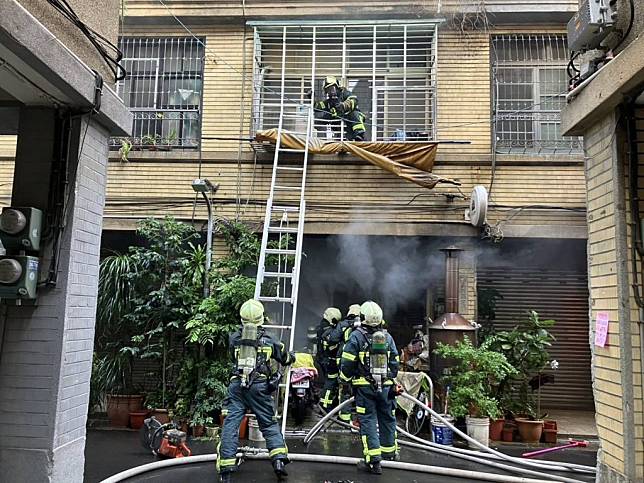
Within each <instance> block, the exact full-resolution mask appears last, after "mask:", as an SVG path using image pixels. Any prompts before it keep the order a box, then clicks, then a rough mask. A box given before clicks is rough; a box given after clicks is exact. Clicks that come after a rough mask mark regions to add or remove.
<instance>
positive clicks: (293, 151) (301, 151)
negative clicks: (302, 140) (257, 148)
mask: <svg viewBox="0 0 644 483" xmlns="http://www.w3.org/2000/svg"><path fill="white" fill-rule="evenodd" d="M305 151H306V149H296V148H280V153H299V154H303V153H304V152H305Z"/></svg>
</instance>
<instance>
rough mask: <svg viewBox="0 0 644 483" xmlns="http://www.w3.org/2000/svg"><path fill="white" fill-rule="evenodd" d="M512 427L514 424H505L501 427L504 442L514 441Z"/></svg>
mask: <svg viewBox="0 0 644 483" xmlns="http://www.w3.org/2000/svg"><path fill="white" fill-rule="evenodd" d="M514 429H515V428H514V426H505V427H504V428H503V434H502V437H503V441H505V442H506V443H511V442H512V441H514Z"/></svg>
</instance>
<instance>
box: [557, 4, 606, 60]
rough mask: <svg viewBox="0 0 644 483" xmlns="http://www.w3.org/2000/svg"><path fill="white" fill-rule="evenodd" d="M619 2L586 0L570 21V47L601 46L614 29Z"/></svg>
mask: <svg viewBox="0 0 644 483" xmlns="http://www.w3.org/2000/svg"><path fill="white" fill-rule="evenodd" d="M616 5H617V2H614V1H609V0H586V1H585V2H583V3H582V4H581V6H580V7H579V10H578V11H577V13H576V14H575V15H574V16H573V17H572V18H571V19H570V21H569V22H568V48H569V49H570V50H572V51H584V50H588V49H594V48H596V47H599V45H600V44H601V42H602V40H604V38H606V36H607V35H608V34H609V33H610V32H611V30H612V29H613V25H614V23H615V20H616V18H617V7H616Z"/></svg>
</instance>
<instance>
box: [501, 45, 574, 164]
mask: <svg viewBox="0 0 644 483" xmlns="http://www.w3.org/2000/svg"><path fill="white" fill-rule="evenodd" d="M568 59H569V57H568V49H567V46H566V36H565V35H527V34H519V35H498V36H494V37H493V39H492V62H493V65H492V73H493V80H494V101H495V106H494V107H495V109H494V111H495V132H496V150H497V152H499V153H540V154H564V153H576V152H580V151H581V148H582V144H581V138H579V137H567V136H562V135H561V109H562V108H563V107H564V106H565V104H566V93H567V85H568V82H567V81H568V77H567V74H566V65H567V64H568Z"/></svg>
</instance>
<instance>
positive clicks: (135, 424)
mask: <svg viewBox="0 0 644 483" xmlns="http://www.w3.org/2000/svg"><path fill="white" fill-rule="evenodd" d="M148 414H149V413H148V411H133V412H130V428H132V429H141V426H143V421H145V418H147V417H148Z"/></svg>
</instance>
